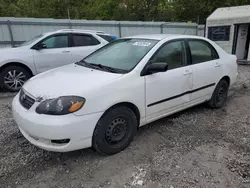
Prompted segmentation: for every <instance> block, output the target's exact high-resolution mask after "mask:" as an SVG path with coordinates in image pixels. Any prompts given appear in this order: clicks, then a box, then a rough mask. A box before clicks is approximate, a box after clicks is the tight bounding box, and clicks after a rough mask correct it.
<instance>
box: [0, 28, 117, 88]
mask: <svg viewBox="0 0 250 188" xmlns="http://www.w3.org/2000/svg"><path fill="white" fill-rule="evenodd" d="M113 40H115V38H114V37H113V36H112V35H109V34H106V33H104V32H102V31H93V30H77V29H63V30H58V31H55V32H50V33H45V34H41V35H38V36H36V37H35V38H33V39H32V40H30V41H27V42H24V43H23V44H21V46H19V47H16V48H7V49H0V86H2V87H3V88H4V89H6V90H8V91H18V90H19V89H20V88H21V87H22V85H23V84H24V82H25V81H27V80H28V79H29V78H30V77H32V76H34V75H37V74H39V73H41V72H44V71H47V70H50V69H53V68H56V67H59V66H63V65H66V64H70V63H75V62H77V61H80V60H81V59H83V58H84V57H85V56H87V55H89V54H90V53H92V52H94V51H95V50H97V49H99V48H100V47H102V46H104V45H106V44H107V43H109V42H111V41H113Z"/></svg>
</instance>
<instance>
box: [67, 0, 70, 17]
mask: <svg viewBox="0 0 250 188" xmlns="http://www.w3.org/2000/svg"><path fill="white" fill-rule="evenodd" d="M67 11H68V19H69V20H70V0H68V10H67Z"/></svg>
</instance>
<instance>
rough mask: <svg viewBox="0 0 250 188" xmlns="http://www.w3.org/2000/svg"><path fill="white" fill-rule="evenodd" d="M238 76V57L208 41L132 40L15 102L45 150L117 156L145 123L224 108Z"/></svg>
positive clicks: (42, 81)
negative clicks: (201, 108) (200, 108)
mask: <svg viewBox="0 0 250 188" xmlns="http://www.w3.org/2000/svg"><path fill="white" fill-rule="evenodd" d="M236 77H237V61H236V56H234V55H229V54H227V53H226V52H225V51H223V50H222V49H221V48H220V47H219V46H218V45H216V44H215V43H214V42H212V41H210V40H208V39H206V38H202V37H196V36H183V35H143V36H134V37H128V38H123V39H119V40H117V41H115V42H112V43H110V44H108V45H106V46H104V47H102V48H101V49H99V50H97V51H96V52H94V53H93V54H91V55H89V56H87V57H86V58H84V59H83V60H81V61H79V62H77V63H75V64H70V65H67V66H64V67H60V68H57V69H54V70H50V71H48V72H44V73H42V74H40V75H37V76H35V77H33V78H31V79H30V80H29V81H28V82H27V83H26V84H25V85H24V86H23V88H22V89H21V91H20V92H19V93H18V95H17V96H16V97H15V98H14V100H13V104H12V109H13V116H14V119H15V121H16V123H17V125H18V127H19V129H20V131H21V132H22V134H23V135H24V136H25V137H26V139H27V140H29V141H30V142H31V143H32V144H34V145H36V146H38V147H40V148H43V149H45V150H50V151H58V152H67V151H72V150H78V149H82V148H88V147H93V148H95V149H96V150H97V151H99V152H101V153H103V154H115V153H118V152H120V151H121V150H123V149H124V148H126V147H127V146H128V145H129V143H130V142H131V141H132V139H133V137H134V135H135V134H136V131H137V128H138V127H140V126H143V125H145V124H148V123H150V122H152V121H155V120H157V119H160V118H162V117H165V116H168V115H170V114H173V113H175V112H178V111H181V110H183V109H186V108H189V107H191V106H194V105H197V104H200V103H204V102H207V103H208V105H209V106H210V107H212V108H220V107H222V106H223V104H224V102H225V100H226V97H227V93H228V89H229V88H230V86H231V85H232V84H233V83H234V82H235V80H236Z"/></svg>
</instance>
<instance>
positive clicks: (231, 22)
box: [206, 5, 250, 62]
mask: <svg viewBox="0 0 250 188" xmlns="http://www.w3.org/2000/svg"><path fill="white" fill-rule="evenodd" d="M206 37H207V38H209V39H211V40H213V41H215V42H216V43H217V44H218V45H219V46H221V47H222V48H223V49H224V50H225V51H227V52H228V53H231V54H235V55H236V56H237V58H238V60H239V61H243V62H244V61H250V48H249V46H250V5H247V6H237V7H225V8H218V9H216V10H215V11H214V12H213V13H212V14H211V15H210V16H209V17H208V18H207V22H206Z"/></svg>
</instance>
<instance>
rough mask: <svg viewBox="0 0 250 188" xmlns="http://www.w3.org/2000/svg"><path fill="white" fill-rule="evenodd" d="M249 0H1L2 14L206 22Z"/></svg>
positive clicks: (3, 15)
mask: <svg viewBox="0 0 250 188" xmlns="http://www.w3.org/2000/svg"><path fill="white" fill-rule="evenodd" d="M247 4H250V0H223V1H222V0H0V16H1V17H34V18H61V19H66V18H71V19H88V20H128V21H165V22H183V21H184V22H187V21H192V22H198V23H200V24H203V23H205V20H206V18H207V17H208V16H209V15H210V14H211V13H212V12H213V11H214V10H215V9H216V8H219V7H227V6H239V5H247Z"/></svg>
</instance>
